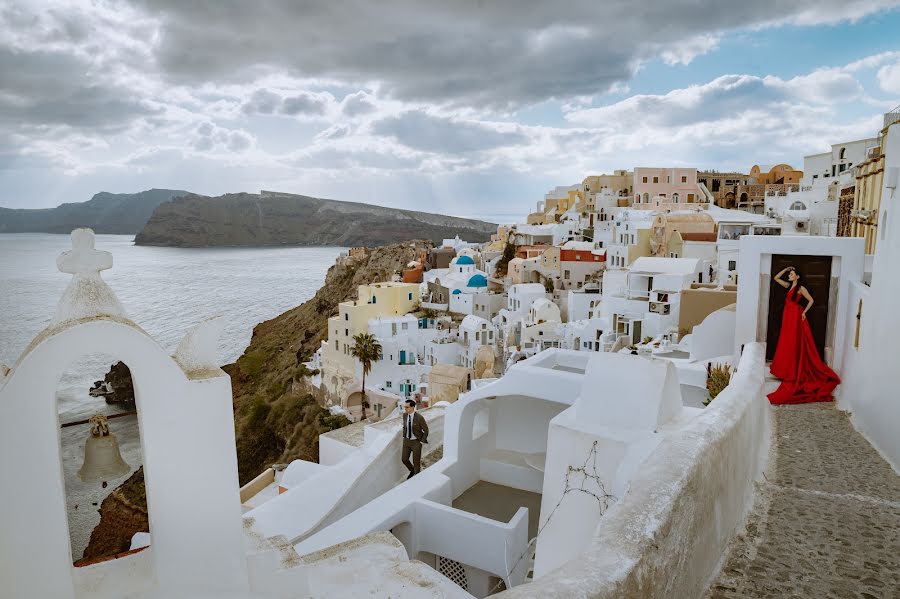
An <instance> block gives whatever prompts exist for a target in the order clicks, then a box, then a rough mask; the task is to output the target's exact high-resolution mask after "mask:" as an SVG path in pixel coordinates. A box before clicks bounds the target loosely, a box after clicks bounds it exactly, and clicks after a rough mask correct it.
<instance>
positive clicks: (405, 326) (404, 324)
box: [400, 322, 409, 331]
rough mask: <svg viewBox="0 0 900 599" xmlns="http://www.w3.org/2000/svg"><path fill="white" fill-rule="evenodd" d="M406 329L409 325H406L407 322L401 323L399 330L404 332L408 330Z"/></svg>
mask: <svg viewBox="0 0 900 599" xmlns="http://www.w3.org/2000/svg"><path fill="white" fill-rule="evenodd" d="M408 329H409V323H408V322H404V323H402V324H401V325H400V330H403V331H406V330H408Z"/></svg>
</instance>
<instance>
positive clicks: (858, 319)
mask: <svg viewBox="0 0 900 599" xmlns="http://www.w3.org/2000/svg"><path fill="white" fill-rule="evenodd" d="M861 322H862V300H859V306H858V307H857V308H856V337H855V338H854V339H853V347H859V325H860V323H861Z"/></svg>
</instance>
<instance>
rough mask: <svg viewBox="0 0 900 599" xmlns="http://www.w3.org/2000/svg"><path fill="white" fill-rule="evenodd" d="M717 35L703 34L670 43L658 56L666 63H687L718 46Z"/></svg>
mask: <svg viewBox="0 0 900 599" xmlns="http://www.w3.org/2000/svg"><path fill="white" fill-rule="evenodd" d="M719 39H720V38H719V36H718V35H713V34H703V35H698V36H696V37H692V38H688V39H686V40H684V41H683V42H679V43H677V44H672V45H671V46H669V47H668V48H665V49H663V50H662V52H661V53H660V58H662V60H663V62H664V63H666V64H668V65H676V64H680V65H687V64H690V63H691V62H692V61H693V60H694V59H695V58H697V57H698V56H701V55H703V54H708V53H709V52H712V51H713V50H715V49H716V48H718V47H719Z"/></svg>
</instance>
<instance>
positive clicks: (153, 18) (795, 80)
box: [0, 0, 900, 218]
mask: <svg viewBox="0 0 900 599" xmlns="http://www.w3.org/2000/svg"><path fill="white" fill-rule="evenodd" d="M898 32H900V0H754V1H753V2H747V1H746V0H741V1H738V2H734V1H728V2H726V1H724V0H658V1H653V2H648V1H644V0H612V1H604V2H598V1H597V0H583V1H582V0H561V1H559V2H547V1H538V0H527V1H526V0H465V1H463V0H460V1H454V0H443V1H441V2H423V1H421V0H418V1H416V0H383V1H378V2H373V1H371V0H340V1H337V2H321V1H311V0H310V1H302V0H257V1H255V2H246V1H241V0H232V1H229V0H191V1H190V2H185V1H183V0H131V1H121V2H119V1H99V0H95V1H90V0H78V1H73V2H66V1H57V0H53V1H46V2H45V1H42V0H27V1H22V2H19V1H16V0H12V1H10V0H0V205H2V206H9V207H47V206H55V205H57V204H59V203H62V202H67V201H83V200H86V199H88V198H89V197H90V196H91V195H93V194H94V193H96V192H98V191H111V192H133V191H139V190H142V189H148V188H151V187H168V188H178V189H187V190H190V191H194V192H197V193H202V194H209V195H217V194H221V193H226V192H236V191H251V192H255V191H258V190H260V189H272V190H280V191H289V192H295V193H303V194H307V195H316V196H320V197H331V198H335V199H344V200H354V201H364V202H372V203H378V204H383V205H389V206H397V207H404V208H418V209H425V210H429V211H436V212H444V213H448V214H468V215H479V216H483V217H495V218H501V217H504V216H507V215H515V214H521V213H524V212H527V211H528V209H529V207H530V206H531V205H532V204H533V203H534V202H535V201H537V200H538V199H540V197H541V196H542V194H543V193H544V191H545V190H546V189H548V188H550V187H552V186H554V185H562V184H570V183H573V182H577V181H580V180H581V179H582V178H583V177H584V176H585V175H586V174H594V173H601V172H608V171H610V170H612V169H616V168H632V167H634V166H681V165H684V166H696V167H698V168H716V169H720V170H722V169H737V170H743V171H746V170H748V169H749V168H750V166H751V165H752V164H754V163H771V162H779V161H786V162H789V163H792V164H796V165H798V166H801V167H802V156H803V155H804V154H809V153H814V152H819V151H824V150H827V149H828V146H829V144H830V143H837V142H840V141H843V140H847V139H851V138H852V139H856V138H860V137H868V136H872V135H874V134H876V133H877V131H878V129H879V128H880V127H879V123H880V122H881V114H882V113H883V112H885V111H887V110H890V109H892V108H893V107H895V106H897V105H898V104H900V34H898Z"/></svg>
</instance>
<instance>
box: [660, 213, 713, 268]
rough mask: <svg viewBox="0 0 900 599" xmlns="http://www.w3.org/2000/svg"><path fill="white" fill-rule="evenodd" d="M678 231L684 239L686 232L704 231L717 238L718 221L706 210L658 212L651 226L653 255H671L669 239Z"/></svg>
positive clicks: (690, 233) (703, 232) (689, 233)
mask: <svg viewBox="0 0 900 599" xmlns="http://www.w3.org/2000/svg"><path fill="white" fill-rule="evenodd" d="M676 232H679V233H681V234H682V239H683V238H684V235H685V234H688V235H692V234H695V233H702V234H705V235H712V239H713V240H715V233H716V221H714V220H713V218H712V217H711V216H710V215H709V214H707V213H706V212H693V213H683V212H682V213H666V212H660V213H658V214H656V215H655V216H654V217H653V223H652V225H651V227H650V251H651V252H652V254H651V255H652V256H660V257H663V258H665V257H669V241H670V239H671V238H672V235H674V234H675V233H676Z"/></svg>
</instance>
